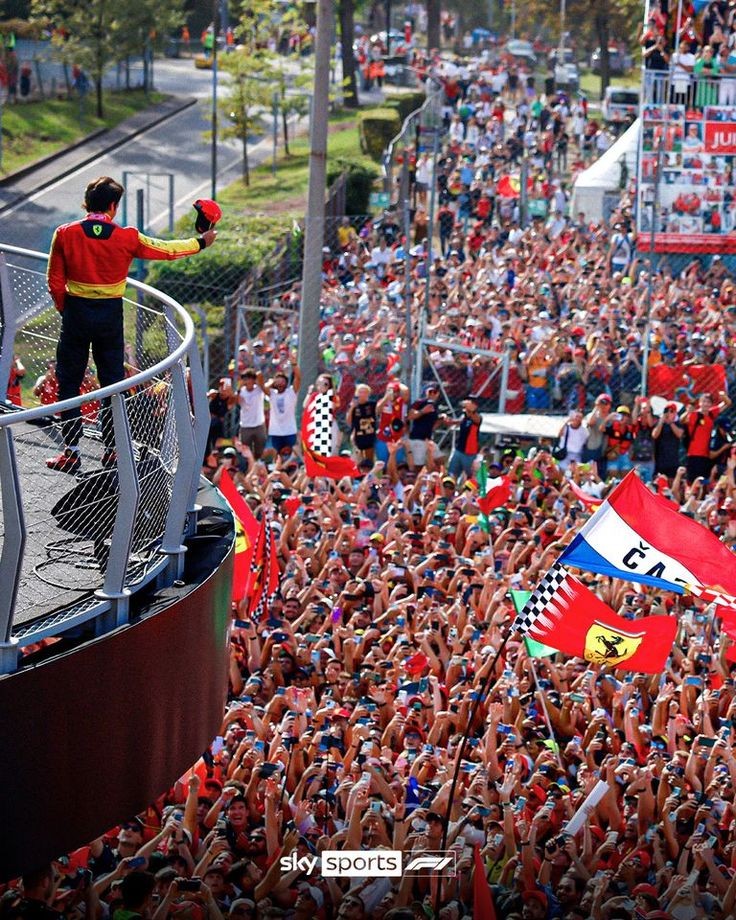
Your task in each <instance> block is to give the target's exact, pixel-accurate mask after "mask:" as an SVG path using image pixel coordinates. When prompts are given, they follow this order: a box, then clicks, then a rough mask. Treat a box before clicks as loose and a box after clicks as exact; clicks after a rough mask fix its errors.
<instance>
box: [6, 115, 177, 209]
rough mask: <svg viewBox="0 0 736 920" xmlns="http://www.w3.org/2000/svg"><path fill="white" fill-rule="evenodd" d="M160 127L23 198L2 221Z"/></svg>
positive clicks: (159, 124)
mask: <svg viewBox="0 0 736 920" xmlns="http://www.w3.org/2000/svg"><path fill="white" fill-rule="evenodd" d="M191 108H193V106H189V107H187V108H186V109H182V111H181V112H177V113H176V114H175V115H172V116H171V117H170V118H167V119H166V121H165V122H164V124H167V125H168V124H171V122H172V121H174V119H176V118H179V116H180V115H184V113H185V112H189V110H190V109H191ZM160 127H161V123H160V122H159V123H158V124H155V125H151V127H150V128H146V129H145V130H144V131H141V132H140V134H136V136H135V137H131V138H130V139H129V140H127V141H123V143H122V144H120V146H119V147H115V148H114V149H113V150H108V151H107V152H106V153H102V154H100V156H99V157H97V158H96V159H94V160H90V161H89V163H85V165H84V166H80V167H79V168H78V169H75V170H74V171H73V172H70V173H67V174H66V175H65V176H62V177H61V178H60V179H57V180H56V181H55V182H52V183H51V184H50V185H46V186H44V187H43V188H42V189H39V190H38V191H37V192H33V194H31V195H29V196H28V197H27V198H24V199H23V200H22V201H19V202H18V204H16V205H13V207H12V208H8V210H7V211H3V220H5V219H6V218H7V217H10V216H11V215H13V214H15V212H16V211H18V210H20V209H21V208H23V207H25V205H27V204H33V202H35V201H38V200H39V199H40V198H43V196H44V195H47V194H48V193H49V192H53V191H54V189H57V188H59V186H60V185H63V184H64V183H65V182H67V181H68V180H69V179H74V178H75V177H76V176H80V175H81V174H82V173H83V172H85V171H86V170H88V169H91V167H93V166H94V164H95V163H98V162H99V161H100V160H104V159H105V157H109V156H112V155H113V154H115V153H117V152H118V151H120V150H124V149H125V148H126V147H127V146H128V145H129V144H133V143H137V142H138V141H140V139H141V138H143V137H145V136H146V135H147V134H148V133H149V132H150V131H155V130H156V129H157V128H160Z"/></svg>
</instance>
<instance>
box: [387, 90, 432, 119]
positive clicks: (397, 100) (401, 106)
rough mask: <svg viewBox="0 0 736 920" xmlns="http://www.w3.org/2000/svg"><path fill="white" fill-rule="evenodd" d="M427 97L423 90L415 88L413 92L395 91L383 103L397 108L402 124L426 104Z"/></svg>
mask: <svg viewBox="0 0 736 920" xmlns="http://www.w3.org/2000/svg"><path fill="white" fill-rule="evenodd" d="M426 98H427V97H426V96H425V94H424V93H423V92H420V91H419V90H414V91H412V92H411V93H393V94H391V95H390V96H386V97H385V99H384V101H383V104H384V106H385V107H386V108H389V109H396V111H397V112H398V113H399V118H400V119H401V122H402V124H403V123H404V121H405V120H406V119H407V118H408V117H409V116H410V115H411V113H412V112H416V110H417V109H420V108H421V107H422V106H423V105H424V101H425V99H426Z"/></svg>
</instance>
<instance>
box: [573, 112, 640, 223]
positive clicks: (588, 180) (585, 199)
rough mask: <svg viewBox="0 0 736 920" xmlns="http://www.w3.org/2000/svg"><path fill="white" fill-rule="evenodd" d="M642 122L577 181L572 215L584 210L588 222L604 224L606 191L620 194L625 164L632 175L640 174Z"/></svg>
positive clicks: (630, 129) (635, 123)
mask: <svg viewBox="0 0 736 920" xmlns="http://www.w3.org/2000/svg"><path fill="white" fill-rule="evenodd" d="M640 129H641V119H640V118H637V119H636V121H635V122H634V123H633V124H632V125H631V127H630V128H628V129H627V130H626V131H624V133H623V134H622V135H621V137H619V139H618V140H617V141H616V142H615V143H613V144H611V146H610V147H609V148H608V150H606V152H605V153H604V154H603V156H601V157H599V158H598V159H597V160H596V161H595V163H593V165H592V166H589V167H588V168H587V169H585V170H583V172H581V173H580V175H579V176H578V177H577V179H576V180H575V184H574V185H573V189H572V198H571V201H570V214H571V215H573V216H575V215H576V214H578V213H579V212H580V211H582V212H583V213H584V214H585V219H586V220H592V221H600V220H603V218H604V213H603V197H604V195H605V193H606V192H616V191H618V189H619V188H620V182H621V161H622V160H625V161H626V167H627V169H628V171H629V176H631V177H633V176H635V175H636V167H637V164H636V158H637V153H638V148H639V131H640Z"/></svg>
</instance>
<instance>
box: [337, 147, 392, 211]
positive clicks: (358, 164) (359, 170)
mask: <svg viewBox="0 0 736 920" xmlns="http://www.w3.org/2000/svg"><path fill="white" fill-rule="evenodd" d="M342 173H345V174H346V176H347V184H346V186H345V213H346V214H347V215H348V216H352V215H355V214H360V215H362V214H367V213H368V212H369V210H370V196H371V191H372V190H373V183H374V182H375V181H376V179H377V178H378V176H379V175H380V171H379V169H378V167H377V166H376V165H375V163H372V162H371V161H370V160H367V159H366V158H365V157H361V159H359V160H354V159H351V158H348V157H337V158H336V159H334V160H331V161H330V164H329V169H328V172H327V185H328V186H330V185H332V183H333V182H334V181H335V180H336V179H337V178H338V177H339V176H340V175H341V174H342Z"/></svg>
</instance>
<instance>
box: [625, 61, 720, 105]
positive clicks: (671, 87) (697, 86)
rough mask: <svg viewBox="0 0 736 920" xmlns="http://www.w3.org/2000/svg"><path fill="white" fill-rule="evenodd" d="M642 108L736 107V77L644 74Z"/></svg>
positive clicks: (651, 71) (647, 72)
mask: <svg viewBox="0 0 736 920" xmlns="http://www.w3.org/2000/svg"><path fill="white" fill-rule="evenodd" d="M641 102H642V105H665V104H667V105H682V106H685V109H686V110H692V111H698V112H700V111H702V109H704V108H705V107H706V106H709V105H716V106H734V107H736V74H721V75H718V76H711V77H707V76H703V75H702V74H693V73H691V74H686V73H684V72H683V73H679V74H678V73H677V71H676V70H674V71H673V72H672V73H670V71H668V70H667V71H664V70H646V69H645V70H643V71H642V94H641Z"/></svg>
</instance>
